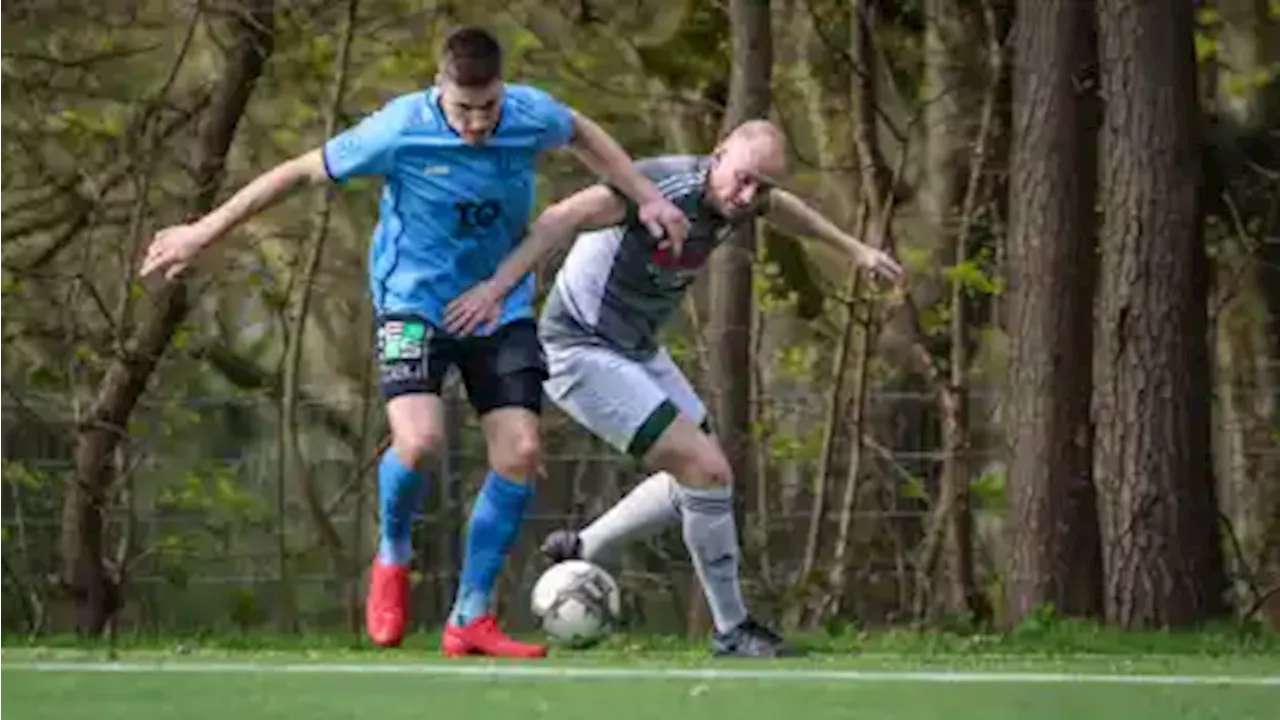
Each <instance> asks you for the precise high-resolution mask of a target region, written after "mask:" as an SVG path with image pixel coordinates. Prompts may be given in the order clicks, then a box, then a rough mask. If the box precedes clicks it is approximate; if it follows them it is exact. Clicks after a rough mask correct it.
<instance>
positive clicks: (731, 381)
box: [689, 0, 773, 631]
mask: <svg viewBox="0 0 1280 720" xmlns="http://www.w3.org/2000/svg"><path fill="white" fill-rule="evenodd" d="M769 10H770V3H769V2H768V1H767V0H732V1H731V2H730V4H729V18H730V23H731V25H732V33H733V73H732V76H731V77H730V85H729V106H728V108H727V109H726V111H725V115H724V121H723V123H722V126H721V136H723V135H725V134H727V133H728V131H730V130H732V129H733V128H734V127H736V126H737V125H738V124H740V123H742V122H743V121H745V120H749V119H751V118H763V117H767V116H768V114H769V107H770V104H771V103H772V93H771V92H770V86H769V83H770V79H771V76H772V65H773V45H772V39H771V37H770V32H771V29H770V17H769ZM755 232H756V231H755V223H747V224H745V225H744V226H743V227H742V228H741V229H740V230H739V231H738V232H736V233H734V234H733V235H732V236H731V237H730V238H729V239H728V240H726V241H725V243H724V247H722V248H720V250H719V251H718V252H716V253H715V255H713V256H712V259H711V263H710V264H711V288H710V294H711V313H710V314H711V317H710V322H709V323H708V325H709V327H708V332H709V333H710V335H711V337H710V341H709V342H708V345H709V347H710V353H709V354H710V361H711V363H710V364H711V372H712V376H713V377H714V378H716V392H715V397H714V398H713V402H712V405H713V409H714V413H715V418H716V432H717V433H718V434H719V437H720V441H721V443H722V444H723V445H724V449H725V452H726V454H727V455H728V460H729V463H730V465H731V466H732V467H733V472H734V476H735V477H736V478H737V480H738V483H737V492H735V509H734V514H735V515H736V516H737V518H738V527H743V526H744V523H743V520H744V517H743V514H744V513H743V510H744V501H745V499H746V498H748V497H751V496H752V493H751V488H750V487H748V485H747V483H748V482H749V479H750V478H751V476H752V475H751V372H750V369H751V317H752V313H753V308H754V304H753V301H752V296H751V256H752V254H753V252H754V250H755ZM691 595H693V596H699V595H700V593H692V594H691ZM699 602H701V601H699ZM691 620H692V618H691ZM690 625H691V627H690V628H689V629H690V630H691V631H695V630H696V628H694V627H692V625H693V623H692V622H691V623H690Z"/></svg>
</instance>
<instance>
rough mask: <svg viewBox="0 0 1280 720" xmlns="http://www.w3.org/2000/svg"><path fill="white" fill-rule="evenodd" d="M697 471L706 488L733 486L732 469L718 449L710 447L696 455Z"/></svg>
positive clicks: (713, 446)
mask: <svg viewBox="0 0 1280 720" xmlns="http://www.w3.org/2000/svg"><path fill="white" fill-rule="evenodd" d="M696 462H697V464H698V468H699V471H700V473H701V475H702V477H703V478H704V482H705V484H706V486H708V487H729V486H732V485H733V468H732V467H730V465H729V459H728V458H726V457H725V456H724V453H723V452H720V448H718V447H716V446H715V445H712V446H711V447H710V448H706V449H704V450H703V451H702V452H700V453H698V457H697V460H696Z"/></svg>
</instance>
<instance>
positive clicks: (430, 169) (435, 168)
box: [422, 165, 449, 175]
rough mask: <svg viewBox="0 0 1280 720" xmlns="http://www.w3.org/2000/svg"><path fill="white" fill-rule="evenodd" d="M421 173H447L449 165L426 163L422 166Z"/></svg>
mask: <svg viewBox="0 0 1280 720" xmlns="http://www.w3.org/2000/svg"><path fill="white" fill-rule="evenodd" d="M422 174H423V175H448V174H449V166H448V165H428V166H426V167H424V168H422Z"/></svg>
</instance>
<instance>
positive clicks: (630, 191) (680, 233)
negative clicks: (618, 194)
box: [569, 111, 689, 254]
mask: <svg viewBox="0 0 1280 720" xmlns="http://www.w3.org/2000/svg"><path fill="white" fill-rule="evenodd" d="M569 148H570V149H571V150H572V151H573V153H574V154H575V155H577V156H578V159H580V160H581V161H582V163H583V164H584V165H586V166H587V167H588V168H590V169H591V171H592V172H594V173H596V174H597V175H601V176H603V177H605V178H606V179H608V181H609V182H611V183H612V184H613V185H614V186H616V187H617V188H618V189H619V190H621V191H622V192H623V193H625V194H626V196H627V197H629V198H631V199H632V200H634V201H635V203H636V205H637V206H638V207H639V212H638V216H639V218H640V222H641V223H643V224H644V225H645V227H647V228H648V229H649V233H650V234H652V235H653V236H654V237H655V238H659V239H660V242H661V243H662V244H663V245H667V246H670V247H671V248H672V249H673V250H675V251H676V253H677V254H679V251H680V249H681V248H682V247H684V238H685V235H686V234H687V233H688V231H689V219H688V218H687V217H685V214H684V213H683V212H681V211H680V209H679V208H677V207H676V206H675V204H673V203H672V202H671V201H670V200H667V198H666V197H665V196H663V194H662V191H660V190H658V186H657V185H654V184H653V181H651V180H649V178H647V177H645V176H644V175H642V174H641V173H640V171H639V170H637V169H636V166H635V164H634V163H633V162H632V161H631V156H630V155H628V154H627V151H626V150H623V149H622V146H621V145H619V144H618V141H617V140H614V139H613V136H612V135H610V134H609V133H608V132H606V131H605V129H604V128H602V127H600V126H599V125H598V124H596V122H595V121H594V120H592V119H591V118H588V117H587V116H585V115H583V114H582V113H579V112H577V111H574V113H573V139H572V140H571V141H570V143H569Z"/></svg>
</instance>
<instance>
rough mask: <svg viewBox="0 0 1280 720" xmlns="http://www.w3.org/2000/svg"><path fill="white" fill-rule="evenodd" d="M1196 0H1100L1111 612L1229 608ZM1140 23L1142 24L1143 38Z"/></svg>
mask: <svg viewBox="0 0 1280 720" xmlns="http://www.w3.org/2000/svg"><path fill="white" fill-rule="evenodd" d="M1193 12H1194V8H1193V7H1192V5H1191V4H1190V3H1172V4H1170V3H1166V2H1160V1H1159V0H1143V1H1141V2H1132V1H1131V0H1101V1H1100V2H1099V13H1098V30H1099V40H1100V47H1101V78H1102V92H1103V99H1104V101H1105V111H1104V113H1103V129H1102V162H1103V169H1102V173H1101V180H1102V186H1101V189H1100V190H1101V198H1102V210H1103V219H1102V230H1101V240H1102V268H1101V292H1100V295H1099V298H1098V306H1097V312H1096V317H1097V324H1096V327H1095V331H1096V335H1095V355H1094V370H1093V374H1094V389H1093V419H1094V429H1095V435H1094V438H1095V440H1094V461H1093V468H1094V479H1095V481H1096V483H1097V488H1098V494H1099V498H1098V507H1099V520H1100V527H1101V536H1102V548H1103V552H1102V561H1103V569H1104V573H1105V578H1106V586H1105V589H1104V604H1105V611H1106V617H1107V620H1109V621H1110V622H1112V623H1115V624H1117V625H1121V626H1125V627H1162V626H1188V625H1193V624H1195V623H1198V622H1200V621H1203V620H1207V619H1210V618H1213V617H1215V616H1219V615H1221V614H1223V612H1224V611H1225V604H1224V601H1223V593H1224V591H1225V589H1226V579H1225V573H1224V570H1223V553H1222V548H1221V532H1220V528H1219V525H1218V509H1217V496H1216V492H1215V487H1214V481H1213V475H1212V469H1211V465H1210V460H1209V452H1210V426H1209V390H1210V387H1209V371H1210V368H1209V362H1208V360H1209V357H1208V337H1207V331H1208V327H1207V324H1208V323H1207V306H1206V301H1207V292H1208V272H1207V258H1206V255H1205V248H1204V245H1203V242H1202V237H1201V235H1202V230H1203V228H1202V213H1201V203H1202V197H1201V180H1202V172H1201V157H1200V147H1199V127H1198V126H1199V122H1200V117H1199V113H1198V108H1197V104H1196V73H1195V62H1194V54H1193V47H1192V20H1193V18H1192V14H1193ZM1135 38H1141V42H1136V41H1135V40H1134V39H1135Z"/></svg>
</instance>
